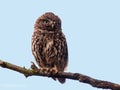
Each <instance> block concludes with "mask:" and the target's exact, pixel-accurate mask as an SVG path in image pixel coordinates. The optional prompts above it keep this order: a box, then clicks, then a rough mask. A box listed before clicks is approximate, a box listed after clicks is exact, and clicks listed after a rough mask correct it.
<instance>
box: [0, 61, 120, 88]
mask: <svg viewBox="0 0 120 90" xmlns="http://www.w3.org/2000/svg"><path fill="white" fill-rule="evenodd" d="M0 66H1V67H3V68H7V69H10V70H14V71H17V72H19V73H22V74H24V75H25V76H26V77H28V76H44V77H57V78H67V79H73V80H78V81H79V82H83V83H87V84H90V85H91V86H93V87H97V88H102V89H111V90H120V85H119V84H115V83H112V82H108V81H102V80H97V79H94V78H91V77H89V76H86V75H83V74H80V73H70V72H57V73H54V72H52V73H48V71H47V70H45V69H44V70H43V69H37V68H36V67H35V65H34V64H32V68H31V69H26V68H25V67H20V66H17V65H14V64H11V63H8V62H5V61H2V60H0Z"/></svg>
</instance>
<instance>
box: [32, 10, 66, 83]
mask: <svg viewBox="0 0 120 90" xmlns="http://www.w3.org/2000/svg"><path fill="white" fill-rule="evenodd" d="M32 53H33V55H34V57H35V60H36V62H37V64H38V65H39V67H40V68H48V69H54V70H56V71H57V72H59V71H60V72H64V70H65V68H66V66H67V63H68V49H67V43H66V38H65V36H64V34H63V32H62V29H61V20H60V18H59V17H58V16H56V15H55V14H53V13H52V12H47V13H45V14H43V15H42V16H40V17H39V18H38V19H37V20H36V22H35V25H34V32H33V36H32ZM53 79H54V80H56V79H58V81H59V82H60V83H64V82H65V78H53Z"/></svg>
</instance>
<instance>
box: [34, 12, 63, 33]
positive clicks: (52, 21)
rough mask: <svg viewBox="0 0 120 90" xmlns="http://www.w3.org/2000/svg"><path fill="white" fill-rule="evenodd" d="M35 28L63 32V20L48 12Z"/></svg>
mask: <svg viewBox="0 0 120 90" xmlns="http://www.w3.org/2000/svg"><path fill="white" fill-rule="evenodd" d="M34 27H35V28H37V29H42V30H48V31H55V30H61V20H60V18H59V17H58V16H56V15H55V14H53V13H52V12H47V13H45V14H43V15H42V16H41V17H39V18H38V19H37V21H36V22H35V26H34Z"/></svg>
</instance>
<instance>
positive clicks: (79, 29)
mask: <svg viewBox="0 0 120 90" xmlns="http://www.w3.org/2000/svg"><path fill="white" fill-rule="evenodd" d="M45 12H54V13H55V14H56V15H58V16H59V17H60V18H61V20H62V29H63V32H64V34H65V35H66V38H67V42H68V48H69V65H68V69H67V71H68V72H77V73H82V74H85V75H88V76H91V77H94V78H96V79H101V80H107V81H111V82H115V83H119V84H120V70H119V68H120V0H64V1H63V0H60V1H59V0H0V59H2V60H6V61H8V62H11V63H13V64H17V65H20V66H25V67H26V68H29V67H30V65H31V63H30V62H31V61H34V57H33V55H32V53H31V36H32V32H33V25H34V22H35V20H36V19H37V18H38V16H40V15H42V14H43V13H45ZM0 89H1V90H43V89H44V90H48V89H49V90H71V89H74V90H98V89H97V88H93V87H91V86H90V85H87V84H83V83H79V82H78V81H73V80H68V79H67V81H66V83H65V84H63V85H62V84H60V83H58V82H55V81H53V80H52V79H50V78H47V77H36V76H32V77H28V78H25V77H24V75H22V74H19V73H17V72H14V71H11V70H7V69H3V68H0Z"/></svg>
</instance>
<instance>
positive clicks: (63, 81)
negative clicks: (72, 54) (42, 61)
mask: <svg viewBox="0 0 120 90" xmlns="http://www.w3.org/2000/svg"><path fill="white" fill-rule="evenodd" d="M52 79H54V80H55V81H56V79H58V81H59V82H60V83H61V84H64V83H65V81H66V79H65V78H52Z"/></svg>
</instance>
